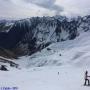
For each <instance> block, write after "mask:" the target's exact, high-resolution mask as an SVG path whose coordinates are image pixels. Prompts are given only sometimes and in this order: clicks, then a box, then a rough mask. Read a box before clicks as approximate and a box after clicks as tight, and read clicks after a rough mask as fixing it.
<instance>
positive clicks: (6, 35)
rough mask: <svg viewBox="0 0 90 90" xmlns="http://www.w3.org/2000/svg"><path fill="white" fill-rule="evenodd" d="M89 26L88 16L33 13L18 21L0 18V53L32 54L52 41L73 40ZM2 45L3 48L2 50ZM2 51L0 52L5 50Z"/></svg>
mask: <svg viewBox="0 0 90 90" xmlns="http://www.w3.org/2000/svg"><path fill="white" fill-rule="evenodd" d="M81 30H82V31H84V32H86V31H88V30H90V16H89V15H88V16H85V17H80V16H79V17H77V18H71V19H69V18H67V17H65V16H54V17H32V18H30V19H23V20H17V21H8V20H1V21H0V54H1V55H2V52H3V50H4V52H5V56H6V53H7V52H8V53H10V54H9V55H7V57H8V56H9V57H13V58H15V57H18V56H23V55H31V54H33V53H35V52H37V51H40V50H42V49H43V48H45V47H47V46H48V45H50V44H51V43H53V42H54V43H55V42H62V41H66V40H73V39H75V38H76V37H77V36H78V35H79V34H80V31H81ZM2 49H3V50H2ZM4 52H3V53H4ZM11 53H12V54H11Z"/></svg>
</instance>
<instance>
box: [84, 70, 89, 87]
mask: <svg viewBox="0 0 90 90" xmlns="http://www.w3.org/2000/svg"><path fill="white" fill-rule="evenodd" d="M88 77H90V76H88V71H87V70H86V72H85V83H84V85H85V86H86V85H88V86H89V85H90V81H89V78H88Z"/></svg>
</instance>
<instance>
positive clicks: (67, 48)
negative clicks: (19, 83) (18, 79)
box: [16, 31, 90, 67]
mask: <svg viewBox="0 0 90 90" xmlns="http://www.w3.org/2000/svg"><path fill="white" fill-rule="evenodd" d="M47 48H49V49H51V50H48V49H47ZM47 48H45V49H43V50H42V51H39V52H37V53H36V54H34V55H32V56H25V57H21V58H20V59H19V60H17V61H16V62H17V63H19V64H20V65H21V67H35V66H36V67H41V66H61V65H72V66H73V65H74V66H77V67H86V66H89V63H90V60H89V58H90V31H88V32H81V34H80V36H78V37H77V38H76V39H75V40H67V41H64V42H58V43H54V44H51V45H50V46H49V47H47Z"/></svg>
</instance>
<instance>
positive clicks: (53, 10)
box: [0, 0, 90, 18]
mask: <svg viewBox="0 0 90 90" xmlns="http://www.w3.org/2000/svg"><path fill="white" fill-rule="evenodd" d="M87 14H90V0H0V17H1V18H4V17H6V18H27V17H32V16H53V15H67V16H77V15H87Z"/></svg>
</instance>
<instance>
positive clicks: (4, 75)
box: [0, 66, 90, 90]
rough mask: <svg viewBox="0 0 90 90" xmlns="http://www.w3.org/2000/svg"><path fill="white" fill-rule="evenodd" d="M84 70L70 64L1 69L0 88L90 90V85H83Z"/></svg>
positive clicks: (19, 89) (20, 89)
mask: <svg viewBox="0 0 90 90" xmlns="http://www.w3.org/2000/svg"><path fill="white" fill-rule="evenodd" d="M89 69H90V68H89ZM84 71H85V69H83V68H75V67H68V66H66V67H43V68H41V67H40V68H31V69H23V70H20V71H19V70H17V71H15V70H13V71H9V72H1V71H0V88H2V87H9V88H11V90H13V87H17V88H18V89H15V90H90V87H89V86H83V84H84ZM58 72H59V75H58ZM89 72H90V70H89Z"/></svg>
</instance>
